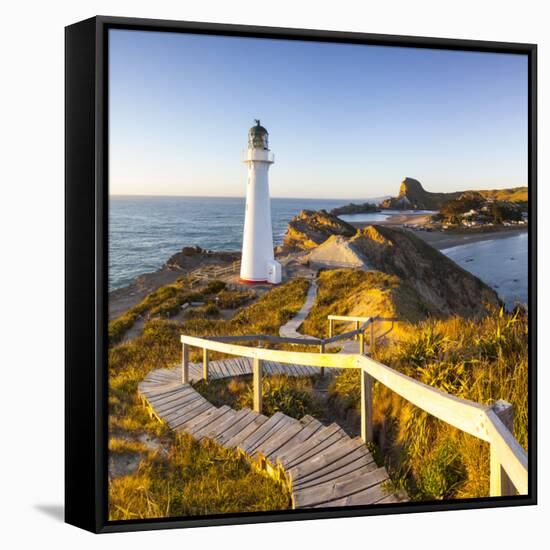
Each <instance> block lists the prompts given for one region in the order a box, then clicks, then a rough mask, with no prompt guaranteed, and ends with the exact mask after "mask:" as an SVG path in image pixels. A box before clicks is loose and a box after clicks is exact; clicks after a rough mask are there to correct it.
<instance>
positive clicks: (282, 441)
mask: <svg viewBox="0 0 550 550" xmlns="http://www.w3.org/2000/svg"><path fill="white" fill-rule="evenodd" d="M263 369H264V372H265V374H267V375H269V374H277V373H285V374H288V375H289V376H311V375H314V374H317V373H319V372H320V369H319V368H318V367H308V366H302V365H288V364H287V365H281V364H279V363H274V362H270V361H265V362H263ZM251 373H252V360H250V359H247V358H243V357H239V358H234V359H225V360H220V361H211V362H210V364H209V377H210V378H211V379H219V378H228V377H231V376H241V375H245V374H251ZM189 374H190V379H191V381H195V380H199V379H200V378H201V377H202V365H200V364H196V363H191V364H189ZM139 392H140V395H141V397H142V399H143V400H144V402H145V403H146V405H147V406H148V407H149V410H150V412H151V414H153V415H155V416H156V417H157V418H158V419H159V420H160V421H163V422H166V423H167V424H168V425H169V426H170V428H172V429H173V430H175V431H178V432H185V433H188V434H190V435H191V436H193V437H194V438H196V439H197V440H201V439H204V438H209V439H213V440H214V441H217V442H218V443H219V444H220V445H223V446H224V447H226V448H231V449H237V450H238V451H240V452H242V453H243V454H245V455H246V456H247V457H248V458H249V460H250V461H251V462H252V464H253V466H255V467H256V468H258V469H261V470H263V471H265V472H266V473H268V474H269V475H271V476H272V477H274V478H276V479H278V480H280V481H281V482H283V483H285V484H287V485H288V487H289V488H290V491H291V494H292V504H293V507H294V508H318V507H335V506H352V505H365V504H385V503H395V502H402V501H403V500H405V498H404V497H402V496H398V495H395V494H392V493H388V492H387V491H386V490H385V489H384V486H383V484H384V482H385V481H386V480H388V474H387V471H386V469H385V468H384V467H378V466H377V465H376V463H375V462H374V459H373V458H372V456H371V454H370V453H369V451H368V450H367V448H366V446H365V444H364V443H363V441H362V440H361V439H360V438H358V437H357V438H351V437H350V436H348V435H347V434H346V433H345V432H344V430H342V428H340V427H339V426H338V425H337V424H330V425H329V426H325V425H323V424H322V423H321V422H319V421H318V420H316V419H314V418H313V417H311V416H305V417H303V418H302V419H300V420H296V419H294V418H291V417H289V416H287V415H285V414H283V413H281V412H277V413H275V414H274V415H273V416H271V417H267V416H264V415H263V414H260V413H257V412H254V411H252V410H250V409H241V410H238V411H236V410H233V409H232V408H230V407H228V406H222V407H215V406H214V405H212V404H211V403H210V402H209V401H207V400H206V399H205V398H204V397H202V396H201V395H200V394H199V393H198V392H197V391H196V390H195V389H194V388H193V387H192V386H191V385H190V384H182V383H181V372H180V370H179V369H159V370H155V371H152V372H150V373H149V375H148V376H147V377H146V378H145V379H144V380H143V381H142V382H141V383H140V385H139Z"/></svg>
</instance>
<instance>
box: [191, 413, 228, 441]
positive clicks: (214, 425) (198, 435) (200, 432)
mask: <svg viewBox="0 0 550 550" xmlns="http://www.w3.org/2000/svg"><path fill="white" fill-rule="evenodd" d="M236 415H237V412H236V411H234V410H233V409H231V408H229V410H227V411H225V413H223V414H221V415H219V416H218V417H217V418H216V419H215V420H214V421H213V422H211V423H210V424H207V425H206V426H203V427H202V428H199V429H197V430H195V431H193V432H192V434H193V437H194V438H195V439H199V440H200V439H202V438H203V437H204V436H205V435H206V434H208V433H209V432H214V433H215V432H216V430H218V429H220V427H221V426H223V425H225V424H226V423H227V422H234V421H235V416H236Z"/></svg>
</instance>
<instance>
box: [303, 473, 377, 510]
mask: <svg viewBox="0 0 550 550" xmlns="http://www.w3.org/2000/svg"><path fill="white" fill-rule="evenodd" d="M387 479H388V473H387V472H386V468H377V469H376V470H373V471H371V472H368V473H366V474H365V475H362V476H350V477H349V479H348V478H345V479H344V480H343V481H338V482H332V481H329V482H328V483H324V484H322V485H316V486H314V487H309V488H307V489H304V490H302V491H296V492H293V496H292V498H293V501H294V505H295V506H296V507H299V508H311V507H314V506H319V505H320V504H326V505H327V506H329V505H330V506H349V505H350V504H349V503H351V502H353V503H354V504H370V500H371V499H372V501H373V503H374V502H376V501H377V500H381V499H382V498H384V497H385V496H386V495H387V493H384V494H381V493H383V490H382V488H381V487H380V484H381V483H383V482H384V481H386V480H387ZM354 495H357V496H356V498H355V499H353V498H352V497H353V496H354ZM341 501H345V504H341V503H340V502H341ZM329 503H330V504H329Z"/></svg>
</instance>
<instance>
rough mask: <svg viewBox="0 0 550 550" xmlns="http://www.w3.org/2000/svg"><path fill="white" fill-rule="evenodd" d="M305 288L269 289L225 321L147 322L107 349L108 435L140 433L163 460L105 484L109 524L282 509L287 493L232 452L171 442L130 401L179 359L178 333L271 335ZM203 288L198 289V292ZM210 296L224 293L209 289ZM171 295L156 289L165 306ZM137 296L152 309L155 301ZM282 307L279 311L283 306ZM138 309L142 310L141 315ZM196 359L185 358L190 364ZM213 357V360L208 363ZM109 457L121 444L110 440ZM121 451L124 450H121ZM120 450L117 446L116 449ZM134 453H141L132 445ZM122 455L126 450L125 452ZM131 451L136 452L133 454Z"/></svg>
mask: <svg viewBox="0 0 550 550" xmlns="http://www.w3.org/2000/svg"><path fill="white" fill-rule="evenodd" d="M308 287H309V284H308V282H307V281H303V280H294V281H292V282H290V283H287V284H285V285H281V286H280V287H276V288H274V289H272V290H270V291H269V292H267V293H266V294H265V295H264V296H262V297H261V298H260V299H258V300H257V301H256V302H254V303H253V304H251V305H249V306H248V307H245V308H243V309H242V310H241V311H239V312H238V313H237V314H236V315H235V316H234V317H233V319H231V320H230V321H224V320H222V319H212V318H209V317H207V316H203V317H197V318H192V319H186V320H184V321H183V322H175V321H170V320H166V319H152V320H149V321H147V322H146V323H145V325H144V329H143V332H142V334H141V335H140V336H138V337H136V338H134V339H132V340H131V341H129V342H125V343H123V344H119V345H111V348H110V349H109V429H110V433H111V434H121V433H122V434H124V439H127V440H128V439H132V438H134V439H137V437H138V436H139V435H141V434H148V435H149V436H152V437H155V438H158V439H159V440H160V441H162V443H163V446H164V447H165V448H168V449H169V450H168V456H164V455H163V456H161V455H160V454H158V453H151V452H148V453H143V456H142V458H141V463H140V466H139V468H138V470H137V472H134V473H132V474H130V475H126V476H122V477H119V478H116V479H112V480H111V482H110V485H109V502H110V507H109V514H110V518H111V519H125V518H126V519H128V518H145V517H147V518H153V517H166V516H169V515H189V514H191V515H201V514H217V513H226V512H237V511H238V512H252V511H259V510H275V509H278V510H280V509H284V508H287V507H289V505H290V500H289V495H288V493H287V489H286V488H285V487H283V486H281V485H278V484H276V483H275V482H274V481H273V480H270V479H267V478H265V477H264V476H263V475H262V474H260V473H256V472H254V471H252V470H251V469H250V466H249V465H248V464H247V462H246V461H244V460H243V459H241V458H240V457H239V456H238V455H237V454H236V453H235V452H233V451H227V450H225V449H223V448H222V447H220V446H218V445H216V444H215V443H213V442H211V441H207V442H204V443H201V444H199V443H197V442H194V441H193V440H191V439H190V438H186V437H175V436H174V434H173V433H172V432H171V431H170V430H169V429H168V428H167V427H166V425H164V424H161V423H159V422H158V421H156V420H154V419H151V418H150V417H149V415H148V413H147V411H146V409H145V407H143V405H142V403H141V401H140V398H139V396H138V392H137V387H138V384H139V382H140V381H141V380H143V378H144V377H145V376H146V375H147V373H148V372H150V371H151V370H154V369H158V368H166V367H169V366H171V365H174V364H177V363H178V362H179V360H180V355H181V343H180V340H179V337H180V334H182V333H185V334H193V335H197V336H201V335H207V334H218V335H223V334H249V333H261V332H264V333H271V334H275V333H277V332H278V330H279V327H280V325H281V324H283V323H285V322H286V321H287V320H288V319H290V318H291V317H292V316H293V315H294V314H295V313H296V312H297V311H298V310H299V309H300V308H301V306H302V305H303V302H304V300H305V296H306V293H307V289H308ZM206 290H207V289H203V292H204V293H206ZM209 291H211V292H220V293H221V292H229V291H227V290H225V289H221V287H220V286H219V285H218V288H215V287H214V288H210V289H209ZM173 292H174V291H172V290H169V291H163V296H164V297H165V298H166V300H169V299H171V298H173V297H174V296H175V295H174V294H173ZM153 294H155V296H156V297H155V298H149V297H147V298H145V300H144V302H145V303H146V304H149V305H151V304H152V303H154V304H155V306H158V305H160V304H161V303H162V302H161V301H160V298H159V297H158V294H156V293H153ZM283 306H284V307H283ZM143 311H144V310H143ZM198 358H199V356H198V354H196V355H193V354H192V356H191V359H192V360H196V359H198ZM213 359H214V357H213ZM113 445H114V447H113V448H114V452H117V448H119V447H117V446H120V445H122V444H121V443H116V442H115V441H113ZM125 445H129V444H125ZM120 448H122V447H120ZM140 448H141V447H140ZM125 449H126V450H125V451H124V452H126V451H127V450H128V447H126V448H125ZM134 452H139V453H140V454H142V453H141V451H139V450H138V449H137V447H136V448H135V449H134Z"/></svg>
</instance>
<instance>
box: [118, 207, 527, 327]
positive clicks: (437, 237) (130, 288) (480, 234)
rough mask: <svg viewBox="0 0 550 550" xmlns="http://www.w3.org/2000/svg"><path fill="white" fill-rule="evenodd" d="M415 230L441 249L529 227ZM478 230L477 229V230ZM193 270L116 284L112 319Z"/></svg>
mask: <svg viewBox="0 0 550 550" xmlns="http://www.w3.org/2000/svg"><path fill="white" fill-rule="evenodd" d="M429 217H430V215H426V214H395V215H392V216H391V217H390V218H388V219H387V220H384V221H382V222H375V223H374V224H373V223H372V222H348V223H350V225H352V226H353V227H356V228H357V229H363V228H364V227H367V226H369V225H390V226H401V225H403V223H416V224H419V223H423V222H422V220H427V219H429ZM407 231H410V232H412V233H414V234H415V235H416V236H417V237H419V238H420V239H422V240H423V241H424V242H426V243H427V244H429V245H430V246H433V247H434V248H435V249H437V250H439V251H441V250H444V249H447V248H453V247H455V246H462V245H466V244H470V243H475V242H481V241H490V240H496V239H506V238H508V237H514V236H516V235H520V234H522V233H526V232H527V228H526V227H501V228H499V229H495V228H491V230H486V231H484V230H471V229H469V230H465V231H464V232H453V231H440V230H433V231H422V230H419V231H415V230H412V229H407ZM474 231H475V232H474ZM188 271H190V270H185V269H182V270H172V269H166V267H164V268H161V269H159V270H158V271H153V272H150V273H143V274H141V275H138V276H137V277H136V278H135V279H134V280H133V281H132V282H130V283H129V284H128V285H126V286H123V287H119V288H116V289H114V290H112V291H110V292H109V295H108V296H109V299H108V310H109V315H108V316H109V321H111V320H113V319H115V318H116V317H118V316H119V315H121V314H123V313H124V312H125V311H127V310H128V309H129V308H131V307H132V306H134V305H136V304H137V303H139V302H140V301H141V300H142V299H143V298H144V297H145V296H146V295H147V294H149V293H150V292H153V291H154V290H156V289H157V288H159V287H160V286H163V285H166V284H170V283H173V282H174V281H175V280H176V279H177V278H179V277H181V276H182V275H185V274H186V273H187V272H188Z"/></svg>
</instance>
